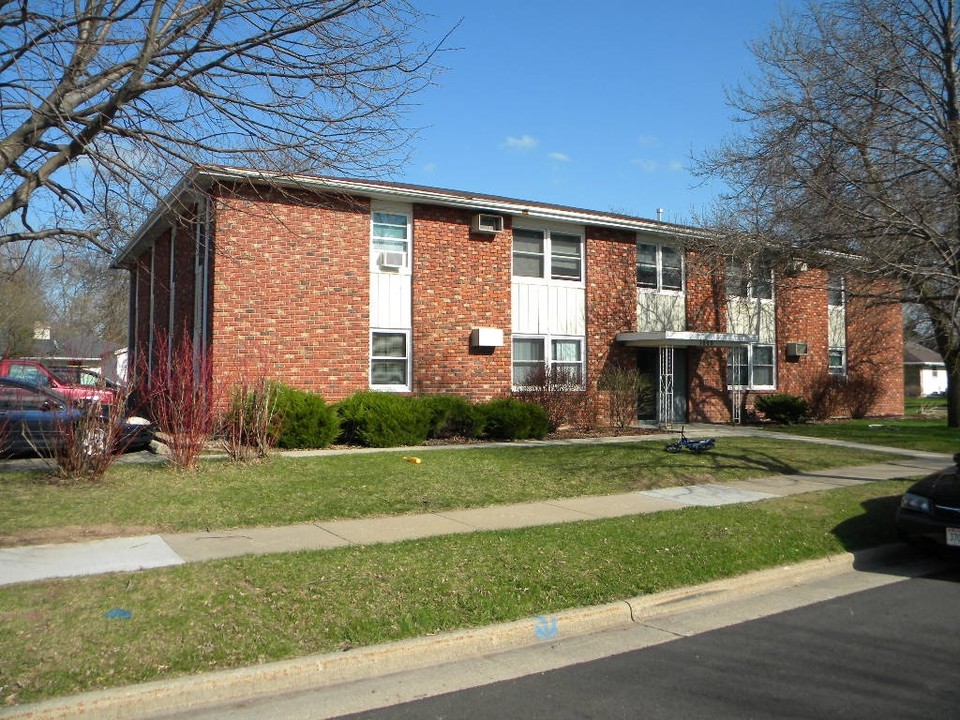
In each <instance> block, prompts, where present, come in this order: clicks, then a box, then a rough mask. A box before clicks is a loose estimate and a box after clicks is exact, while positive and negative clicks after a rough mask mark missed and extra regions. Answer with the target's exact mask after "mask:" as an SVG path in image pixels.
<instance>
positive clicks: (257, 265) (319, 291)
mask: <svg viewBox="0 0 960 720" xmlns="http://www.w3.org/2000/svg"><path fill="white" fill-rule="evenodd" d="M215 215H216V273H215V282H214V286H213V302H214V309H213V328H212V333H213V334H212V362H213V367H214V374H215V377H216V378H217V379H218V380H219V381H221V382H225V383H227V384H229V383H233V382H236V381H237V380H238V379H240V378H245V379H248V380H255V379H256V378H257V377H260V376H262V377H266V378H270V379H276V380H280V381H282V382H284V383H287V384H289V385H292V386H294V387H298V388H301V389H304V390H310V391H313V392H317V393H319V394H321V395H323V396H324V398H325V399H327V400H328V401H337V400H340V399H342V398H344V397H346V396H348V395H350V394H351V393H353V392H354V391H356V390H358V389H361V388H366V387H367V385H368V356H369V325H370V309H369V308H370V300H369V242H370V240H369V238H370V224H369V223H370V220H369V206H368V204H367V203H366V202H365V201H363V202H357V201H349V200H346V199H342V198H335V197H322V198H317V197H305V198H298V197H295V196H290V195H287V194H284V195H281V194H273V195H264V194H253V193H252V192H242V191H240V192H238V193H237V196H235V197H233V198H230V199H229V200H227V199H225V198H224V196H222V195H221V196H219V197H217V199H216V213H215Z"/></svg>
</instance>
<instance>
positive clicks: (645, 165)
mask: <svg viewBox="0 0 960 720" xmlns="http://www.w3.org/2000/svg"><path fill="white" fill-rule="evenodd" d="M632 162H633V164H634V165H636V166H637V167H638V168H640V169H641V170H643V171H644V172H648V173H653V172H656V171H657V168H658V167H659V166H658V165H657V161H656V160H647V159H645V158H637V159H636V160H633V161H632Z"/></svg>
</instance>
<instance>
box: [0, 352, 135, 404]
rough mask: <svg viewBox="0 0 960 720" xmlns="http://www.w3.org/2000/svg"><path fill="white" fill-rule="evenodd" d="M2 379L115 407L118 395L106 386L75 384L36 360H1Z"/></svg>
mask: <svg viewBox="0 0 960 720" xmlns="http://www.w3.org/2000/svg"><path fill="white" fill-rule="evenodd" d="M0 378H8V379H10V380H19V381H20V382H25V383H29V384H31V385H36V386H37V387H42V388H48V389H50V390H55V391H56V392H58V393H60V394H61V395H65V396H66V397H68V398H71V399H73V400H83V401H85V402H98V403H101V404H103V405H113V402H114V400H115V399H116V393H115V392H114V390H113V389H112V388H110V387H107V386H106V385H100V384H95V385H89V384H80V383H77V384H73V383H71V382H70V381H69V380H65V379H63V378H61V377H60V376H59V375H57V374H55V373H53V372H51V371H50V369H49V368H47V367H46V366H45V365H43V364H42V363H39V362H37V361H36V360H6V359H4V360H0Z"/></svg>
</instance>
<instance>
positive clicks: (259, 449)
mask: <svg viewBox="0 0 960 720" xmlns="http://www.w3.org/2000/svg"><path fill="white" fill-rule="evenodd" d="M279 387H280V386H279V385H278V384H276V383H271V382H267V381H266V380H265V379H264V378H262V377H261V378H257V380H256V381H254V382H253V383H243V384H241V385H238V386H236V387H234V388H233V393H232V394H231V396H230V405H229V406H228V407H227V409H226V410H225V411H224V413H223V415H222V417H221V418H220V433H219V434H220V442H221V444H222V445H223V449H224V450H225V451H226V453H227V455H228V456H229V458H230V459H231V460H233V461H235V462H249V461H251V460H262V459H263V458H265V457H267V455H268V453H269V451H270V448H271V447H272V446H273V445H275V444H276V442H277V436H278V435H279V432H280V422H279V421H280V417H279V414H278V410H277V394H278V393H279Z"/></svg>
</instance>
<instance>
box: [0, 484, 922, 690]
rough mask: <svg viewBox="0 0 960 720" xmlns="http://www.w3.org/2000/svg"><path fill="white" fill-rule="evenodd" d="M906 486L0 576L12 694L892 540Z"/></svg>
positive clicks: (439, 625) (359, 641)
mask: <svg viewBox="0 0 960 720" xmlns="http://www.w3.org/2000/svg"><path fill="white" fill-rule="evenodd" d="M908 484H909V481H886V482H876V483H868V484H863V485H857V486H853V487H848V488H841V489H836V490H831V491H827V492H818V493H808V494H804V495H796V496H791V497H786V498H778V499H772V500H766V501H762V502H758V503H752V504H749V505H732V506H725V507H716V508H702V507H694V508H688V509H684V510H678V511H667V512H660V513H654V514H650V515H637V516H630V517H625V518H620V519H615V520H601V521H589V522H580V523H575V524H564V525H555V526H548V527H537V528H528V529H523V530H514V531H504V532H486V533H475V534H470V535H462V536H447V537H440V538H431V539H425V540H418V541H410V542H403V543H397V544H391V545H378V546H367V547H356V548H344V549H338V550H330V551H324V552H302V553H285V554H276V555H268V556H250V557H243V558H233V559H229V560H222V561H215V562H208V563H200V564H194V565H185V566H180V567H176V568H167V569H158V570H150V571H141V572H137V573H132V574H115V575H105V576H96V577H89V578H75V579H66V580H57V581H44V582H38V583H31V584H25V585H18V586H11V587H6V588H0V688H2V695H0V697H3V698H4V700H5V702H6V703H8V704H11V703H18V702H30V701H36V700H40V699H42V698H47V697H52V696H60V695H65V694H72V693H77V692H81V691H87V690H93V689H97V688H106V687H112V686H121V685H126V684H130V683H138V682H143V681H148V680H155V679H160V678H171V677H174V676H179V675H184V674H192V673H197V672H202V671H206V670H212V669H223V668H231V667H238V666H243V665H250V664H255V663H262V662H268V661H272V660H280V659H285V658H291V657H297V656H302V655H306V654H310V653H317V652H327V651H335V650H344V649H348V648H351V647H357V646H363V645H370V644H375V643H381V642H385V641H391V640H399V639H402V638H409V637H414V636H423V635H427V634H429V633H437V632H442V631H448V630H454V629H458V628H467V627H475V626H482V625H486V624H490V623H499V622H505V621H511V620H518V619H522V618H525V617H533V616H536V615H543V614H545V613H551V612H556V611H559V610H562V609H566V608H572V607H581V606H587V605H593V604H597V603H604V602H609V601H613V600H615V599H623V598H629V597H633V596H637V595H641V594H646V593H654V592H658V591H662V590H666V589H669V588H674V587H679V586H685V585H692V584H696V583H701V582H707V581H710V580H715V579H718V578H723V577H729V576H734V575H738V574H742V573H746V572H750V571H753V570H758V569H761V568H766V567H771V566H776V565H779V564H783V563H793V562H798V561H802V560H807V559H811V558H816V557H823V556H827V555H830V554H834V553H837V552H841V551H844V550H855V549H860V548H864V547H869V546H874V545H879V544H883V543H886V542H891V541H893V540H894V531H893V515H894V510H895V507H896V504H897V500H898V497H897V496H898V495H899V494H900V493H901V492H902V491H903V490H904V489H905V488H906V486H907V485H908ZM114 608H121V609H123V610H126V611H129V612H130V613H131V616H130V617H129V619H110V618H108V617H106V616H105V614H106V613H108V611H110V610H111V609H114Z"/></svg>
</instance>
